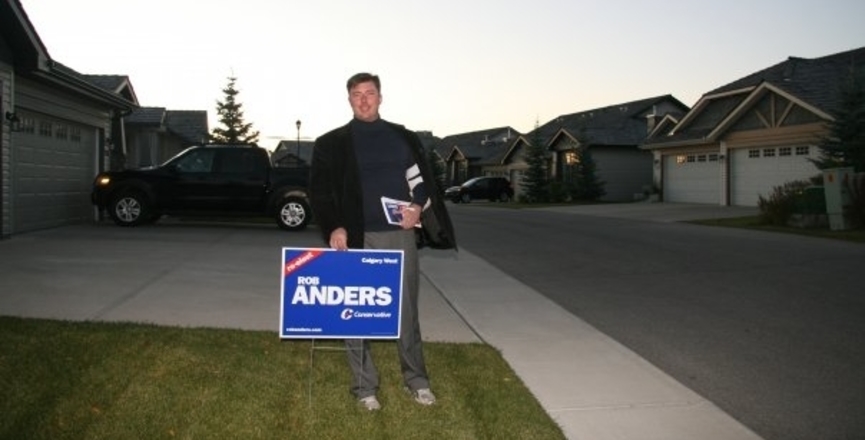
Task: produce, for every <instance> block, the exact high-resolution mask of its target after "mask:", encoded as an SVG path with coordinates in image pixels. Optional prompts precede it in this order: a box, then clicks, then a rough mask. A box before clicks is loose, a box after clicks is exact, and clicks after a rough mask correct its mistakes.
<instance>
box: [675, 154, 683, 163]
mask: <svg viewBox="0 0 865 440" xmlns="http://www.w3.org/2000/svg"><path fill="white" fill-rule="evenodd" d="M683 163H685V156H684V155H681V154H680V155H678V156H676V164H677V165H681V164H683Z"/></svg>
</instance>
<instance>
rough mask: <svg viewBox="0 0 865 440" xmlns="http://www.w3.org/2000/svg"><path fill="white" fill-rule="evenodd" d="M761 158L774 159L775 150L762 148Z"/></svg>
mask: <svg viewBox="0 0 865 440" xmlns="http://www.w3.org/2000/svg"><path fill="white" fill-rule="evenodd" d="M763 157H775V149H774V148H764V149H763Z"/></svg>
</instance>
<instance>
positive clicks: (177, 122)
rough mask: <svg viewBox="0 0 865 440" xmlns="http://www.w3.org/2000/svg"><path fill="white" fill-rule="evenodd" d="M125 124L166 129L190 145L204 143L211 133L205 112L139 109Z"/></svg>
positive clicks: (128, 117) (130, 115)
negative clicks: (203, 140)
mask: <svg viewBox="0 0 865 440" xmlns="http://www.w3.org/2000/svg"><path fill="white" fill-rule="evenodd" d="M125 122H126V123H127V124H129V125H134V126H139V127H154V128H165V130H167V131H169V132H171V133H173V134H175V135H176V136H178V137H180V138H181V139H183V140H184V141H186V142H188V143H190V144H196V143H199V142H202V139H205V138H207V136H208V133H209V132H210V130H209V128H208V124H207V111H205V110H166V109H165V108H163V107H139V108H136V109H135V110H133V111H132V112H131V113H130V114H129V115H127V116H126V119H125Z"/></svg>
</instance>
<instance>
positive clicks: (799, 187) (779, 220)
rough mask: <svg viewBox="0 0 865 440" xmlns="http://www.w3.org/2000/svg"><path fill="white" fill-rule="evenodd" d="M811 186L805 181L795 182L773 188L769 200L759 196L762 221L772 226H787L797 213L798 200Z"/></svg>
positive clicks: (758, 203) (758, 204)
mask: <svg viewBox="0 0 865 440" xmlns="http://www.w3.org/2000/svg"><path fill="white" fill-rule="evenodd" d="M810 185H811V183H810V182H807V181H804V180H794V181H792V182H787V183H785V184H783V185H781V186H776V187H774V188H772V193H771V194H769V198H768V199H766V198H764V197H763V196H762V195H761V196H759V199H758V200H757V207H758V208H760V220H761V221H762V222H763V223H767V224H770V225H779V226H785V225H787V222H788V221H789V220H790V217H791V216H792V215H793V213H795V212H796V205H797V200H798V199H799V198H800V197H801V196H802V195H803V194H804V193H805V188H807V187H808V186H810Z"/></svg>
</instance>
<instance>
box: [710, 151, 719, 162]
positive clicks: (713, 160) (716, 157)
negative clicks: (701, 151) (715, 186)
mask: <svg viewBox="0 0 865 440" xmlns="http://www.w3.org/2000/svg"><path fill="white" fill-rule="evenodd" d="M717 161H718V155H717V154H716V153H712V154H710V155H709V162H717Z"/></svg>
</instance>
